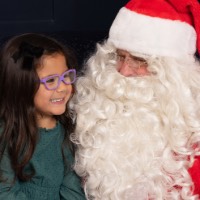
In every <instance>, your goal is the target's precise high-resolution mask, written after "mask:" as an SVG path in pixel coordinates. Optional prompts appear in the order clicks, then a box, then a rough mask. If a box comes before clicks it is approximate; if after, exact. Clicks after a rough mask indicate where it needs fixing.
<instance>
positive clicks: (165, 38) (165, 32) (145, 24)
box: [108, 7, 196, 57]
mask: <svg viewBox="0 0 200 200" xmlns="http://www.w3.org/2000/svg"><path fill="white" fill-rule="evenodd" d="M108 41H109V42H111V43H113V44H114V45H115V47H116V48H119V49H124V50H127V51H130V52H138V53H141V54H147V55H156V56H170V57H184V56H187V55H194V53H195V51H196V32H195V30H194V28H193V27H192V26H190V25H189V24H187V23H185V22H181V21H178V20H168V19H162V18H157V17H150V16H147V15H142V14H138V13H136V12H133V11H130V10H129V9H127V8H125V7H123V8H121V10H120V11H119V13H118V15H117V16H116V18H115V20H114V22H113V24H112V26H111V29H110V33H109V39H108Z"/></svg>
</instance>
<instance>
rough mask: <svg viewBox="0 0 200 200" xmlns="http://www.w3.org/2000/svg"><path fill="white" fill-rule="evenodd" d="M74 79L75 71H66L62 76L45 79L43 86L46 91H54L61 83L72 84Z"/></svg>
mask: <svg viewBox="0 0 200 200" xmlns="http://www.w3.org/2000/svg"><path fill="white" fill-rule="evenodd" d="M75 79H76V73H75V71H70V70H69V71H66V72H65V73H64V74H63V75H62V76H58V75H55V76H52V77H49V78H47V79H46V81H45V85H46V87H47V88H48V89H55V88H57V87H58V86H59V84H60V82H61V81H63V82H64V83H65V84H67V85H69V84H72V83H73V82H74V81H75Z"/></svg>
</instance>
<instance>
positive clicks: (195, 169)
mask: <svg viewBox="0 0 200 200" xmlns="http://www.w3.org/2000/svg"><path fill="white" fill-rule="evenodd" d="M188 171H189V173H190V175H191V177H192V180H193V182H194V186H195V187H194V194H199V195H200V156H198V157H196V159H195V161H194V164H193V166H192V167H191V168H190V169H189V170H188Z"/></svg>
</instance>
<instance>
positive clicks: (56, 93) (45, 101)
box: [34, 54, 72, 118]
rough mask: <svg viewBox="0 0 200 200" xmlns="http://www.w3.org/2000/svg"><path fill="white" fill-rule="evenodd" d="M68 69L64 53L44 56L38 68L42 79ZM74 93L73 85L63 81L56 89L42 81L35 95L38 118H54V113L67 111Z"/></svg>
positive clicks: (60, 73) (58, 113)
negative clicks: (51, 88) (67, 105)
mask: <svg viewBox="0 0 200 200" xmlns="http://www.w3.org/2000/svg"><path fill="white" fill-rule="evenodd" d="M67 70H68V67H67V64H66V61H65V57H64V56H63V55H62V54H54V55H50V56H44V58H43V60H42V65H41V66H40V67H39V68H38V69H37V74H38V76H39V78H40V79H42V78H45V77H48V76H51V75H55V74H58V75H62V74H63V73H64V72H65V71H67ZM71 93H72V85H71V84H69V85H66V84H64V83H63V81H61V83H60V85H59V86H58V88H57V89H55V90H48V89H46V87H45V85H44V84H43V83H40V86H39V89H38V91H37V93H36V95H35V97H34V104H35V108H36V117H37V118H41V117H42V118H44V117H47V118H49V117H50V118H52V117H53V115H61V114H63V113H64V112H65V109H66V104H67V102H68V100H69V98H70V96H71Z"/></svg>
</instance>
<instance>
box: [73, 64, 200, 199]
mask: <svg viewBox="0 0 200 200" xmlns="http://www.w3.org/2000/svg"><path fill="white" fill-rule="evenodd" d="M107 67H108V68H107V70H103V71H101V72H99V73H96V74H97V75H96V76H95V78H94V76H93V78H91V77H90V75H88V76H86V77H83V78H80V80H79V81H78V83H77V91H78V94H77V96H76V97H75V100H74V105H73V106H74V108H75V110H76V112H77V113H78V114H77V129H76V132H75V134H74V135H73V141H74V142H75V143H77V144H78V151H77V155H76V160H77V163H76V165H75V169H76V171H77V173H78V174H79V175H80V176H82V177H86V182H85V189H86V192H87V194H88V196H89V197H90V198H91V199H95V200H97V199H99V200H100V199H101V200H107V199H112V200H149V199H151V200H152V199H183V198H187V199H189V196H190V195H191V179H190V177H189V174H188V172H187V169H188V167H189V164H190V163H189V161H190V159H189V157H190V156H191V155H192V154H193V150H192V148H191V146H192V145H193V144H194V141H193V140H194V139H193V136H192V132H193V133H194V132H195V133H196V132H199V128H200V126H199V122H198V120H197V117H199V116H198V113H197V111H198V108H197V105H196V101H197V99H198V97H197V95H196V94H195V93H199V91H198V92H195V91H193V93H194V94H193V93H192V90H194V88H193V89H191V88H192V86H191V85H192V81H191V84H190V83H188V82H187V83H186V82H185V80H184V79H185V77H184V76H188V74H187V73H185V74H184V72H180V74H181V76H179V77H175V78H174V79H170V77H168V73H169V74H170V69H168V70H169V72H165V78H163V77H162V78H160V77H158V76H157V75H152V76H147V77H138V78H133V77H132V78H131V77H130V78H126V77H123V76H121V75H120V74H119V73H118V72H116V70H115V68H114V67H112V65H111V66H110V67H109V66H107ZM163 70H164V69H163ZM177 70H178V69H176V70H174V76H176V71H177ZM180 71H184V69H180ZM92 74H94V72H92ZM161 74H162V73H161ZM199 78H200V76H199ZM173 81H174V82H173ZM187 81H188V80H187ZM180 82H181V85H180ZM188 84H189V85H188ZM195 89H196V88H195ZM195 118H196V119H195ZM198 134H199V133H198Z"/></svg>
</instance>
